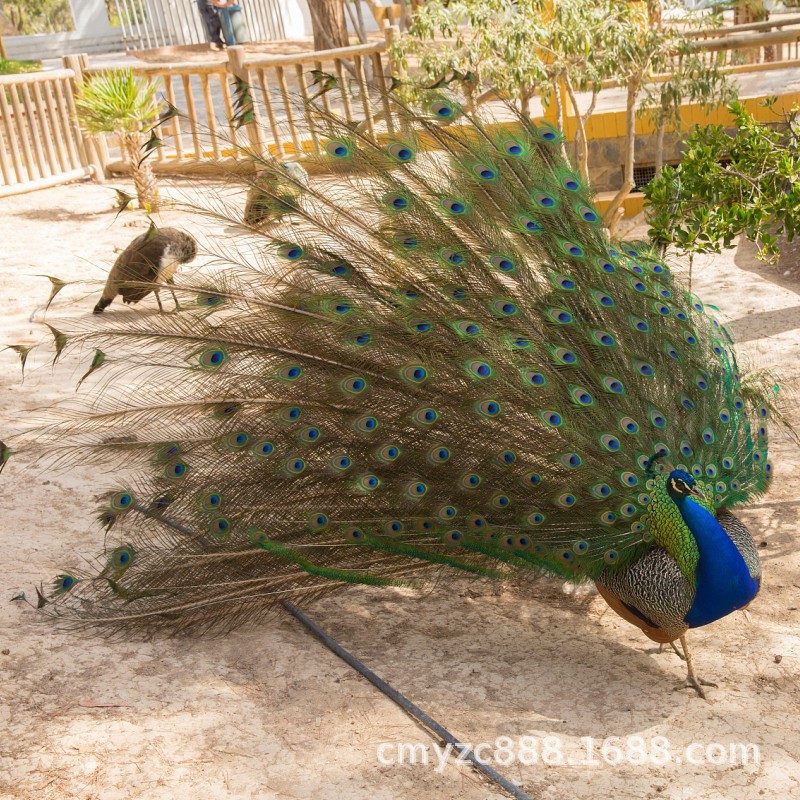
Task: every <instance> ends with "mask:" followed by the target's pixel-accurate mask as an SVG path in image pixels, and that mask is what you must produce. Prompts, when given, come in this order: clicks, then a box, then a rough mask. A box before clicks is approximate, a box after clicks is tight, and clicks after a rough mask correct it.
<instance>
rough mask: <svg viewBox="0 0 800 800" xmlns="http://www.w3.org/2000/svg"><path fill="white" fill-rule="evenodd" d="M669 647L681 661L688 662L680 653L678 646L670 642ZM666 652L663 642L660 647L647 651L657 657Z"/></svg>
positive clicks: (646, 651)
mask: <svg viewBox="0 0 800 800" xmlns="http://www.w3.org/2000/svg"><path fill="white" fill-rule="evenodd" d="M669 646H670V647H671V648H672V651H673V652H674V653H675V655H676V656H678V658H679V659H680V660H681V661H686V656H685V655H684V654H683V653H682V652H681V651H680V648H679V647H678V645H676V644H675V642H670V643H669ZM663 652H664V642H661V643H660V644H659V645H658V647H651V648H650V649H649V650H645V653H654V654H655V655H657V656H660V655H661V654H662V653H663Z"/></svg>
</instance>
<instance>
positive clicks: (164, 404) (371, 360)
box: [39, 92, 777, 694]
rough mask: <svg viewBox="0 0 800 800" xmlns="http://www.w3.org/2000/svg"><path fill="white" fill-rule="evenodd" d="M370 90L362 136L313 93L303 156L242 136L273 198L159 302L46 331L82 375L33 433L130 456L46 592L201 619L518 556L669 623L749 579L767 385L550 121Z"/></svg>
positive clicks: (147, 617) (646, 621)
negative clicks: (387, 115)
mask: <svg viewBox="0 0 800 800" xmlns="http://www.w3.org/2000/svg"><path fill="white" fill-rule="evenodd" d="M384 102H386V103H391V104H392V110H393V115H392V124H391V127H387V128H385V129H384V130H383V132H382V133H381V134H380V135H379V137H378V138H377V139H373V138H370V137H369V136H367V135H366V134H365V133H363V132H362V131H361V130H360V129H359V128H357V127H354V126H352V125H346V124H344V123H342V122H341V121H340V120H339V119H338V118H337V117H336V116H335V115H333V114H331V113H329V112H327V111H325V110H324V109H322V108H318V109H316V113H317V114H318V115H319V116H320V117H321V118H322V120H323V121H322V123H321V130H320V132H319V136H320V139H321V140H322V142H323V146H322V154H321V155H320V156H319V157H318V158H317V160H318V161H321V162H323V164H322V166H323V167H324V170H325V172H326V174H327V176H328V177H326V178H323V179H318V180H316V179H315V180H311V181H309V182H306V181H305V180H303V179H301V178H300V177H296V176H294V175H292V174H291V173H290V172H287V171H286V170H284V169H283V168H282V167H280V166H279V165H277V164H275V163H274V162H272V161H270V160H259V163H258V165H257V167H258V170H259V171H260V172H262V173H270V172H271V173H272V174H274V175H275V178H276V181H275V183H276V185H277V184H280V186H281V188H280V190H276V191H274V192H273V193H272V196H271V200H274V201H275V202H277V203H280V204H283V205H288V206H289V208H290V210H291V216H292V219H293V220H294V221H295V223H296V224H295V225H293V226H292V227H291V229H289V228H288V227H287V226H284V227H280V225H279V226H277V227H273V228H271V229H270V230H269V232H268V233H265V234H263V235H258V234H256V233H254V232H253V231H252V230H249V231H247V230H243V232H242V234H241V241H234V244H235V245H236V248H237V249H236V253H237V256H236V257H232V258H231V266H230V267H229V268H226V269H222V270H221V271H220V272H218V273H217V274H216V275H215V276H214V277H213V278H211V279H208V280H202V281H199V282H196V283H194V284H188V283H184V284H183V285H182V286H181V287H180V289H179V291H180V292H181V293H182V294H183V295H185V296H187V297H191V298H193V299H192V302H191V304H190V305H188V306H186V307H184V308H183V310H182V311H181V313H178V314H174V315H169V316H161V317H158V318H156V319H148V320H147V324H146V325H145V324H144V323H143V322H142V321H140V320H139V319H138V318H135V317H131V318H126V319H116V320H114V321H113V324H110V322H109V324H105V323H103V322H102V321H101V322H99V323H97V324H94V325H89V326H87V328H85V329H83V330H79V331H77V332H75V333H74V334H72V335H71V336H70V341H71V342H73V343H76V344H82V345H87V344H88V345H90V347H91V348H92V349H93V350H95V357H94V360H93V362H92V365H93V366H92V367H91V368H90V371H92V369H97V368H100V367H102V368H103V369H104V371H105V372H106V377H105V380H104V381H103V387H104V389H105V391H104V392H102V393H100V394H99V397H96V398H93V401H92V403H91V404H89V403H87V404H86V405H85V406H84V408H83V410H82V411H80V412H79V413H71V412H70V413H67V412H65V416H64V418H63V419H61V420H58V421H55V422H54V423H53V424H52V425H50V426H49V428H47V429H46V430H43V431H40V433H39V442H40V444H41V445H43V446H44V447H46V448H47V450H48V452H49V454H50V455H52V456H54V457H61V456H63V455H67V456H72V457H74V458H79V459H81V460H84V459H86V458H96V459H98V460H99V461H101V462H102V463H103V464H105V465H111V466H113V465H123V464H124V465H125V467H126V468H130V467H135V468H136V471H135V476H134V477H131V478H129V479H127V478H126V479H125V480H124V481H123V482H121V485H119V486H118V487H116V488H115V489H114V490H113V491H109V493H108V495H107V497H106V498H105V500H104V502H103V505H102V508H101V510H100V519H101V520H102V522H103V524H104V525H105V526H107V527H108V528H110V529H111V530H110V533H109V536H108V539H109V541H112V540H113V543H111V544H109V545H108V548H107V551H106V553H105V556H104V564H103V565H102V567H101V568H100V570H99V572H98V573H96V574H91V573H84V572H80V571H78V570H67V571H65V572H64V573H63V574H61V575H59V576H58V578H57V579H56V582H55V586H54V588H53V593H52V595H51V596H50V598H49V601H48V606H47V607H48V608H49V609H51V611H52V612H53V613H54V614H57V615H58V616H60V617H62V618H68V619H70V620H82V621H88V622H90V623H92V624H94V625H97V626H101V627H104V628H107V629H111V630H118V629H120V628H124V626H128V625H131V624H134V623H137V624H138V623H148V624H150V625H152V626H160V627H164V628H169V629H171V630H176V629H184V628H196V629H200V630H206V629H219V628H223V629H227V628H230V627H233V626H235V625H238V624H240V623H242V622H245V621H250V620H254V619H258V618H259V617H261V616H262V615H263V614H264V613H265V612H266V611H267V610H268V609H269V608H270V607H272V606H273V605H274V604H275V603H276V602H277V601H279V600H281V599H294V600H296V599H298V598H299V599H303V598H308V597H313V596H316V595H318V594H319V593H321V592H324V591H327V590H330V589H337V588H342V587H345V586H347V585H349V584H370V585H374V586H383V585H395V584H408V583H410V584H414V583H415V582H418V581H421V580H424V579H426V578H428V577H430V576H431V575H432V574H433V573H434V572H435V573H436V574H438V573H439V572H441V571H442V570H444V571H445V574H454V573H455V572H456V571H461V572H465V573H469V574H472V575H479V576H505V575H511V574H514V573H521V572H526V571H531V570H540V571H544V572H547V573H555V574H557V575H560V576H562V577H563V578H565V579H567V580H570V581H576V582H580V581H594V582H595V583H596V584H597V586H598V588H599V589H600V592H601V593H602V595H603V597H605V598H606V600H607V601H608V602H609V604H610V605H611V606H612V607H613V608H614V609H615V610H616V611H617V612H619V613H620V614H621V615H622V616H623V617H624V618H625V619H627V620H628V621H630V622H632V623H633V624H635V625H637V626H638V627H639V628H641V629H642V630H643V631H644V632H645V633H646V634H647V635H648V636H649V637H650V638H652V639H654V640H655V641H657V642H672V641H674V640H677V639H681V640H682V641H683V642H684V646H685V639H684V634H685V633H686V631H687V630H688V629H689V628H692V627H697V626H701V625H706V624H707V623H710V622H713V621H714V620H716V619H719V618H720V617H723V616H725V615H726V614H730V613H731V612H733V611H734V610H736V609H740V608H744V607H745V606H747V604H748V603H750V602H751V601H752V600H753V598H754V597H755V596H756V594H757V592H758V590H759V585H760V569H759V563H758V556H757V553H756V550H755V547H754V545H753V541H752V538H751V536H750V534H749V533H748V531H747V529H746V528H745V526H744V525H743V524H742V523H741V522H739V521H738V520H737V519H736V517H734V516H733V514H732V513H731V509H732V508H733V507H735V506H736V505H738V504H741V503H744V502H747V501H749V500H751V499H752V498H754V497H756V496H758V495H759V494H761V493H762V492H764V491H765V490H766V489H767V486H768V484H769V480H770V477H771V469H772V468H771V466H770V464H769V462H768V460H767V420H768V418H769V417H770V415H771V413H772V412H773V409H774V407H775V392H776V391H777V387H773V385H772V382H771V381H766V380H765V379H763V378H761V377H759V376H758V375H755V374H748V373H746V372H744V371H743V370H741V369H740V367H739V366H737V362H736V357H735V354H734V351H733V347H732V341H731V337H730V335H729V334H728V332H727V331H726V329H725V328H724V327H723V325H722V324H720V322H719V321H718V320H717V318H716V314H715V312H716V309H715V308H714V307H713V306H708V305H704V304H703V303H702V302H701V301H700V300H699V299H698V298H696V297H694V296H690V295H689V294H687V292H686V290H685V289H684V287H683V286H682V284H681V283H680V282H679V281H678V280H676V278H675V277H674V276H673V273H672V271H671V270H670V268H669V267H668V266H667V265H666V264H664V263H663V262H662V261H661V260H659V259H658V258H657V257H655V256H654V255H653V253H652V252H650V251H649V250H648V249H647V247H646V246H639V245H632V244H622V243H616V244H615V243H612V242H610V241H609V239H608V236H607V233H606V231H605V229H604V227H603V225H602V221H601V219H600V217H599V215H598V213H597V212H596V211H595V210H594V209H593V207H592V205H591V196H590V193H589V191H588V189H587V187H586V186H584V185H583V183H582V182H581V180H580V179H579V177H578V176H577V175H576V174H575V173H574V171H573V170H571V169H570V167H569V166H568V164H567V163H565V161H564V158H563V156H562V150H561V143H560V141H559V139H560V137H559V134H558V133H557V132H556V131H555V130H553V129H552V128H550V127H548V126H547V125H545V124H540V125H537V124H533V123H532V122H530V121H529V120H528V119H527V118H524V117H515V118H514V119H513V120H512V122H510V123H508V122H507V123H504V124H497V123H495V122H492V121H487V120H486V119H484V118H482V117H481V116H480V115H476V114H471V113H467V112H465V111H464V110H463V109H462V108H461V107H460V106H459V105H458V103H457V102H456V101H454V100H453V99H452V98H450V97H449V96H447V95H444V94H442V93H439V92H432V93H430V94H429V96H428V97H427V100H426V101H425V103H424V105H423V107H422V108H420V109H411V108H409V107H407V106H406V105H404V104H403V103H401V102H400V101H399V100H397V99H391V98H390V99H387V98H384ZM508 113H510V111H509V112H508ZM331 173H332V174H333V175H334V178H333V179H332V178H331V177H330V175H331ZM286 182H289V183H291V184H293V186H294V189H295V191H293V192H291V193H289V194H291V197H290V196H289V194H287V192H286V191H284V188H283V187H284V184H285V183H286ZM271 185H272V184H271V182H270V181H263V182H261V184H260V187H261V189H262V191H263V192H264V193H266V195H267V196H268V198H269V196H270V193H271V191H272V190H271V188H270V187H271ZM245 245H248V247H247V248H245ZM251 245H252V246H251ZM248 248H249V249H248ZM246 252H247V253H252V256H251V258H250V260H249V261H248V260H247V259H246V258H245V257H244V256H243V255H242V253H246ZM59 333H60V332H59ZM60 335H62V336H66V335H67V334H60ZM62 342H63V339H62ZM156 365H157V370H156V369H155V368H154V367H155V366H156ZM112 370H113V371H114V373H113V375H112V374H110V373H111V371H112ZM109 386H112V387H114V388H115V391H108V387H109ZM448 570H449V572H448ZM687 656H688V650H687ZM688 666H689V677H688V683H689V684H690V685H691V686H693V687H694V688H695V689H696V690H697V691H698V692H700V693H701V694H702V691H703V690H702V688H701V684H700V681H699V680H698V679H697V678H696V676H695V674H694V672H693V669H692V665H691V662H689V665H688Z"/></svg>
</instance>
